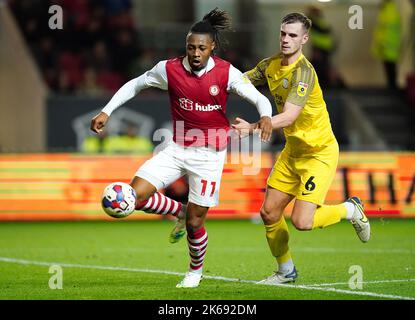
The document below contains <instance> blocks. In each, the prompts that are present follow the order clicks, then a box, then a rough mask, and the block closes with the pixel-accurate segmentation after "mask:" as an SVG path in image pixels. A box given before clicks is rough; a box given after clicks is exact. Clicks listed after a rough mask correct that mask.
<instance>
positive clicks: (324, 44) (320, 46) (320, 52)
mask: <svg viewBox="0 0 415 320" xmlns="http://www.w3.org/2000/svg"><path fill="white" fill-rule="evenodd" d="M307 16H308V18H310V20H311V21H312V26H311V30H310V40H311V50H312V53H311V61H310V62H311V64H312V65H313V66H314V68H315V70H316V72H317V75H318V80H319V83H320V86H321V87H322V88H327V87H329V86H330V84H331V81H330V78H331V55H332V53H333V51H334V37H333V34H332V30H331V27H330V24H329V22H328V21H327V20H326V19H325V17H324V15H323V11H322V10H321V9H320V8H319V7H316V6H311V7H309V9H308V13H307Z"/></svg>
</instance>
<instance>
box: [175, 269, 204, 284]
mask: <svg viewBox="0 0 415 320" xmlns="http://www.w3.org/2000/svg"><path fill="white" fill-rule="evenodd" d="M200 281H202V273H196V272H190V271H189V272H187V273H186V275H185V276H184V278H183V280H182V281H180V282H179V283H178V284H177V285H176V288H196V287H198V286H199V283H200Z"/></svg>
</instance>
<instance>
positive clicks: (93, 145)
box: [82, 123, 154, 155]
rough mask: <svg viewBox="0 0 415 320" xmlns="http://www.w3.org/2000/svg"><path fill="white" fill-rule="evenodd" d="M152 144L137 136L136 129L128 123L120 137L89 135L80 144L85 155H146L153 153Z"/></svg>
mask: <svg viewBox="0 0 415 320" xmlns="http://www.w3.org/2000/svg"><path fill="white" fill-rule="evenodd" d="M153 147H154V145H153V143H152V141H151V140H150V139H149V138H148V137H143V136H139V135H137V127H136V126H135V125H134V124H132V123H129V124H127V127H126V130H125V132H124V133H122V134H120V135H105V134H99V135H95V134H94V135H92V134H91V135H89V136H87V137H86V138H85V140H84V141H83V143H82V151H83V152H87V153H109V154H113V153H123V154H142V155H147V154H150V153H151V152H152V151H153Z"/></svg>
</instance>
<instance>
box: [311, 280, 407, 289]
mask: <svg viewBox="0 0 415 320" xmlns="http://www.w3.org/2000/svg"><path fill="white" fill-rule="evenodd" d="M393 282H415V279H395V280H393V279H392V280H371V281H362V282H361V283H362V284H377V283H393ZM344 284H349V283H348V282H333V283H315V284H307V286H310V287H325V286H328V287H330V286H337V285H344Z"/></svg>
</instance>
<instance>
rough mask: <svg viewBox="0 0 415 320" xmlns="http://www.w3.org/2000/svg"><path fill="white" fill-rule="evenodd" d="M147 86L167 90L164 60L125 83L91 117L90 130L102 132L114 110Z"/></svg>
mask: <svg viewBox="0 0 415 320" xmlns="http://www.w3.org/2000/svg"><path fill="white" fill-rule="evenodd" d="M149 87H156V88H159V89H162V90H167V74H166V60H164V61H160V62H159V63H157V65H156V66H154V68H153V69H151V70H149V71H147V72H145V73H144V74H142V75H141V76H139V77H137V78H135V79H132V80H130V81H128V82H127V83H125V84H124V85H123V86H122V87H121V88H120V89H119V90H118V91H117V92H116V93H115V94H114V96H113V97H112V98H111V100H110V101H109V102H108V103H107V105H106V106H105V107H104V108H103V109H102V111H101V112H100V113H99V114H98V115H96V116H95V117H94V118H93V119H92V121H91V130H92V131H93V132H95V133H100V132H102V129H103V128H104V127H105V124H106V123H107V121H108V118H109V117H110V116H111V113H112V112H113V111H114V110H116V109H117V108H119V107H120V106H122V105H123V104H124V103H126V102H127V101H129V100H131V99H132V98H134V97H135V96H136V95H137V94H138V93H139V92H140V91H141V90H143V89H146V88H149Z"/></svg>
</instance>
